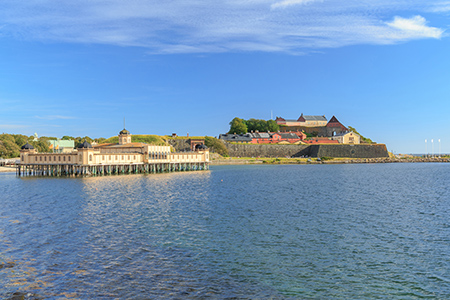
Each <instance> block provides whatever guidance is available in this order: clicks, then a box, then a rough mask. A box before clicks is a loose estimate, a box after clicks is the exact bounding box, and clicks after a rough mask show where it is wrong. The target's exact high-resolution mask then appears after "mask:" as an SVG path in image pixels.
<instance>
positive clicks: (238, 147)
mask: <svg viewBox="0 0 450 300" xmlns="http://www.w3.org/2000/svg"><path fill="white" fill-rule="evenodd" d="M225 146H226V147H227V149H228V153H229V155H230V156H231V157H292V156H293V157H300V156H306V155H307V156H310V157H324V156H327V157H351V158H376V157H389V154H388V152H387V148H386V145H383V144H375V145H364V144H362V145H254V144H230V143H225Z"/></svg>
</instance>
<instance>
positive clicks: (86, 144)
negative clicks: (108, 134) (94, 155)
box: [77, 140, 92, 149]
mask: <svg viewBox="0 0 450 300" xmlns="http://www.w3.org/2000/svg"><path fill="white" fill-rule="evenodd" d="M77 148H78V149H89V148H92V145H91V144H89V143H88V142H87V141H86V140H84V142H83V143H81V144H79V145H78V147H77Z"/></svg>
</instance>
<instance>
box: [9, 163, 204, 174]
mask: <svg viewBox="0 0 450 300" xmlns="http://www.w3.org/2000/svg"><path fill="white" fill-rule="evenodd" d="M202 170H209V164H208V163H207V162H190V163H188V162H187V163H178V162H177V163H175V162H173V163H167V162H166V163H133V164H109V165H104V164H101V165H78V164H18V165H17V167H16V175H17V176H51V177H58V176H106V175H122V174H156V173H168V172H183V171H202Z"/></svg>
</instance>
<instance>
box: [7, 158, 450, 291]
mask: <svg viewBox="0 0 450 300" xmlns="http://www.w3.org/2000/svg"><path fill="white" fill-rule="evenodd" d="M449 175H450V164H438V163H435V164H431V163H429V164H426V163H421V164H419V163H409V164H406V163H405V164H358V165H356V164H349V165H347V164H342V165H258V166H256V165H253V166H213V167H211V170H210V171H202V172H182V173H170V174H152V175H125V176H106V177H85V178H48V177H22V178H18V177H16V176H15V175H14V174H0V298H2V299H18V298H13V297H14V296H16V297H23V299H199V298H200V299H204V298H209V299H225V298H238V299H422V298H430V299H450V176H449Z"/></svg>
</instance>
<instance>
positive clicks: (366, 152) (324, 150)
mask: <svg viewBox="0 0 450 300" xmlns="http://www.w3.org/2000/svg"><path fill="white" fill-rule="evenodd" d="M310 155H311V156H312V157H324V156H327V157H351V158H376V157H389V154H388V151H387V148H386V145H384V144H373V145H367V144H366V145H365V144H358V145H311V150H310Z"/></svg>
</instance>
